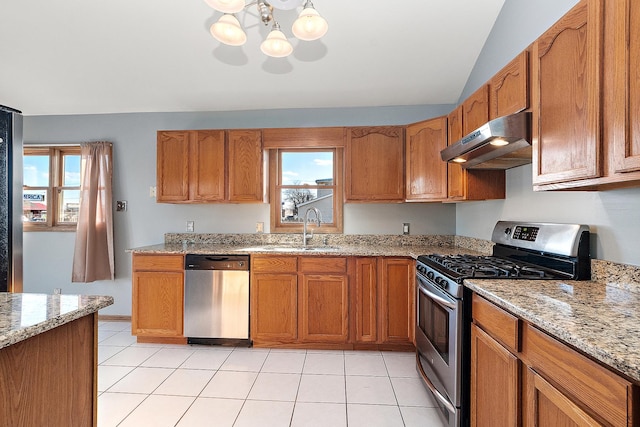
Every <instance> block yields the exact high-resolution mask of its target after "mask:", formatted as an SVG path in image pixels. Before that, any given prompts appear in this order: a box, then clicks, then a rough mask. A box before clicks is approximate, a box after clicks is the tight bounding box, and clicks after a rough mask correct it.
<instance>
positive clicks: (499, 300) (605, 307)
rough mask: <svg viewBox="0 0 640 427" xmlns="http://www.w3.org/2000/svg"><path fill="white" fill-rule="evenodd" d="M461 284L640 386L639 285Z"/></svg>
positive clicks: (588, 283) (481, 281)
mask: <svg viewBox="0 0 640 427" xmlns="http://www.w3.org/2000/svg"><path fill="white" fill-rule="evenodd" d="M464 283H465V286H466V287H468V288H469V289H471V290H473V291H475V292H476V293H478V294H479V295H481V296H483V297H485V298H486V299H488V300H490V301H492V302H494V303H495V304H497V305H498V306H500V307H502V308H504V309H506V310H507V311H509V312H511V313H513V314H515V315H516V316H518V317H520V318H522V319H524V320H526V321H528V322H530V323H531V324H533V325H534V326H537V327H538V328H540V329H541V330H543V331H545V332H547V333H549V334H550V335H553V336H555V337H556V338H558V339H560V340H561V341H564V342H565V343H568V344H570V345H572V346H573V347H575V348H577V349H579V350H581V351H583V352H584V353H586V354H588V355H590V356H591V357H593V358H594V359H596V360H599V361H600V362H602V363H604V364H605V365H608V366H610V367H611V368H613V369H615V370H617V371H619V372H621V373H623V374H625V375H626V376H628V377H630V378H631V379H633V380H635V381H636V382H639V383H640V285H638V284H633V283H631V284H630V283H623V282H620V283H619V282H610V281H607V282H605V281H556V280H517V281H513V280H490V279H482V280H473V279H468V280H465V282H464Z"/></svg>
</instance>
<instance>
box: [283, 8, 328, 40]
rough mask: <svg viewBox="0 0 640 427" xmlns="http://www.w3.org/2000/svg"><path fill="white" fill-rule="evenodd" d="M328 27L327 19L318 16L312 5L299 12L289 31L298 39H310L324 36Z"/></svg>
mask: <svg viewBox="0 0 640 427" xmlns="http://www.w3.org/2000/svg"><path fill="white" fill-rule="evenodd" d="M328 29H329V24H328V23H327V20H326V19H324V18H323V17H322V16H320V14H319V13H318V11H317V10H315V9H314V8H313V6H307V7H305V8H304V9H303V10H302V12H300V16H298V19H296V20H295V22H294V23H293V27H292V28H291V31H293V35H295V36H296V37H297V38H299V39H300V40H305V41H311V40H317V39H319V38H320V37H322V36H324V35H325V34H326V33H327V30H328Z"/></svg>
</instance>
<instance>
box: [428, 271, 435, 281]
mask: <svg viewBox="0 0 640 427" xmlns="http://www.w3.org/2000/svg"><path fill="white" fill-rule="evenodd" d="M433 276H435V274H433V271H430V272H428V273H427V277H428V278H429V279H431V280H433Z"/></svg>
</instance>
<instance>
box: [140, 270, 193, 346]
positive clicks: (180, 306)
mask: <svg viewBox="0 0 640 427" xmlns="http://www.w3.org/2000/svg"><path fill="white" fill-rule="evenodd" d="M132 305H133V307H132V313H131V329H132V332H133V334H134V335H138V336H153V337H179V336H182V331H183V329H182V321H183V311H184V273H182V272H175V271H174V272H168V271H163V272H152V271H140V272H134V273H133V298H132Z"/></svg>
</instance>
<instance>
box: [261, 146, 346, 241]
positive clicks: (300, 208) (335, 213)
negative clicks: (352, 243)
mask: <svg viewBox="0 0 640 427" xmlns="http://www.w3.org/2000/svg"><path fill="white" fill-rule="evenodd" d="M269 165H270V175H271V182H272V183H273V184H272V185H271V231H272V232H284V233H294V232H301V231H302V223H303V221H304V215H305V213H306V212H307V210H308V209H311V208H317V209H318V210H319V211H320V213H321V216H322V225H321V226H320V230H318V231H320V232H325V233H341V232H342V149H340V148H329V149H274V150H270V161H269ZM309 218H310V219H311V220H315V215H314V214H311V216H310V217H309ZM314 230H315V228H314Z"/></svg>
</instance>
